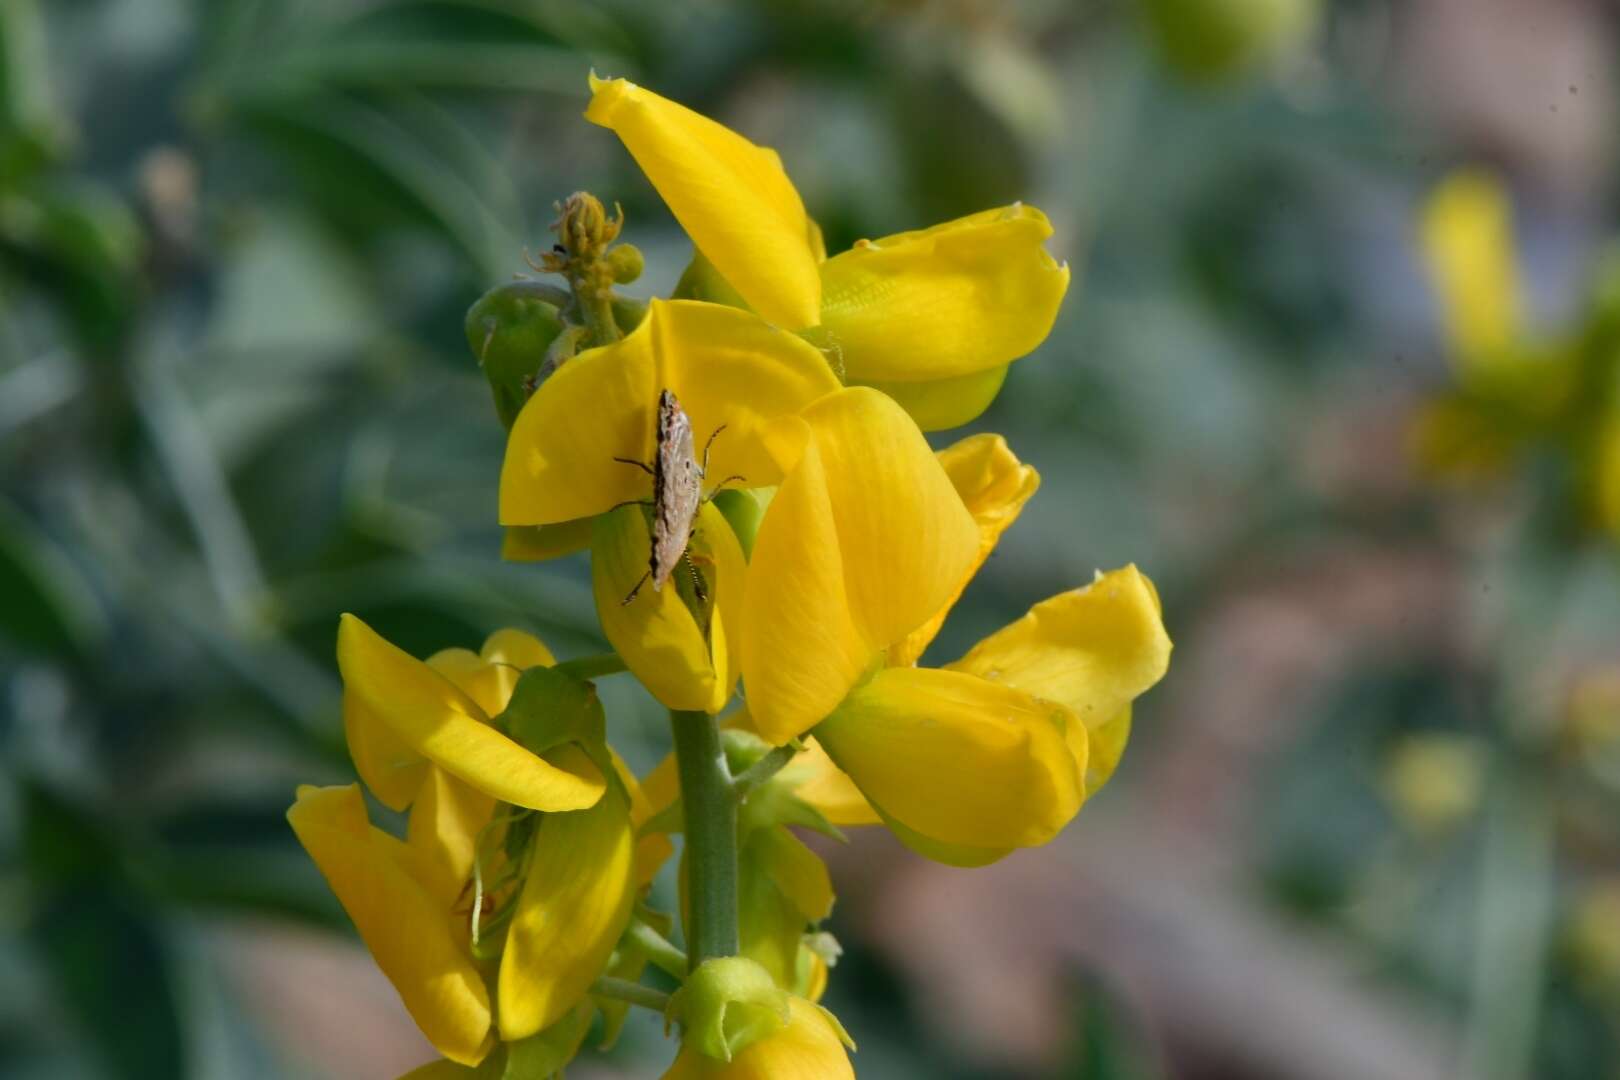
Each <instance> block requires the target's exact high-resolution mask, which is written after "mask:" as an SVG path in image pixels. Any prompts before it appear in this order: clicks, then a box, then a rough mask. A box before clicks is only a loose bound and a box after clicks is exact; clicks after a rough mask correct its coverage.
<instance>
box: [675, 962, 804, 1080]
mask: <svg viewBox="0 0 1620 1080" xmlns="http://www.w3.org/2000/svg"><path fill="white" fill-rule="evenodd" d="M790 1010H791V1006H790V1004H789V996H788V993H787V991H786V990H783V989H782V988H781V987H779V986H777V985H776V983H775V981H774V980H772V978H771V975H770V972H768V971H766V970H765V968H763V967H762V966H760V965H759V964H757V963H755V962H754V961H752V960H748V959H745V958H743V957H740V956H726V957H716V958H714V959H710V960H705V961H704V962H703V963H702V964H700V965H698V967H697V969H696V970H694V971H693V972H692V974H691V975H690V976H689V977H688V978H687V980H686V985H685V986H683V987H681V989H680V990H678V991H676V993H675V995H674V996H673V997H672V998H671V999H670V1003H669V1009H668V1011H667V1012H666V1013H665V1014H664V1019H665V1021H666V1022H676V1021H678V1022H680V1023H681V1024H682V1025H683V1026H684V1028H685V1032H686V1033H685V1041H686V1043H687V1045H689V1046H693V1047H695V1048H696V1049H697V1050H698V1052H699V1053H701V1054H703V1055H704V1056H706V1057H710V1058H713V1059H715V1060H716V1061H730V1060H731V1059H732V1058H733V1057H735V1056H736V1055H737V1054H739V1053H741V1052H742V1051H743V1050H744V1049H746V1048H747V1047H749V1046H750V1045H752V1044H753V1043H756V1042H758V1041H759V1040H760V1039H764V1038H769V1037H770V1036H772V1035H774V1034H776V1033H777V1032H778V1031H781V1030H782V1029H783V1028H784V1027H786V1026H787V1023H788V1019H789V1017H790V1015H791V1012H790Z"/></svg>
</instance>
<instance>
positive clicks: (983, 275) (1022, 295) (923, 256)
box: [821, 204, 1069, 382]
mask: <svg viewBox="0 0 1620 1080" xmlns="http://www.w3.org/2000/svg"><path fill="white" fill-rule="evenodd" d="M1051 235H1052V226H1051V223H1050V222H1048V221H1047V220H1046V215H1045V214H1043V213H1041V212H1040V211H1039V210H1037V209H1035V208H1034V207H1033V206H1024V205H1022V204H1014V205H1012V206H1007V207H1001V208H999V209H995V210H985V211H983V212H981V213H977V214H971V215H969V216H967V217H964V218H958V219H957V220H955V221H948V222H946V223H944V224H942V225H935V226H934V227H933V228H930V229H922V230H920V231H917V232H908V233H900V234H898V235H895V236H887V237H884V238H883V239H881V240H876V241H863V242H861V243H859V244H857V245H856V246H855V247H854V248H852V249H850V250H849V251H846V252H844V253H842V254H840V255H834V256H833V257H832V258H831V259H828V260H827V262H826V263H824V264H823V265H822V268H821V281H822V290H823V292H822V302H821V321H822V325H823V326H825V327H826V329H827V332H828V333H829V334H830V335H831V337H832V340H833V341H834V342H836V343H837V345H838V347H839V349H840V351H841V355H842V357H843V362H844V370H845V373H846V376H847V378H848V379H849V380H850V381H851V382H864V381H866V380H868V379H875V380H893V381H895V382H923V381H928V380H933V379H944V378H954V377H957V376H962V375H971V374H973V373H975V372H981V371H985V370H987V369H989V368H996V367H1002V366H1004V365H1006V364H1007V363H1008V362H1009V361H1012V360H1016V359H1018V358H1019V357H1021V356H1024V355H1026V354H1028V353H1030V352H1031V351H1033V350H1034V348H1035V347H1036V346H1037V345H1039V344H1040V343H1041V342H1042V341H1044V340H1045V339H1046V335H1047V334H1048V333H1050V332H1051V329H1052V323H1053V321H1054V320H1055V319H1056V318H1057V312H1058V305H1059V304H1061V303H1062V301H1063V294H1064V293H1065V292H1067V291H1068V288H1069V268H1068V266H1067V265H1064V266H1059V265H1058V263H1057V261H1056V260H1055V259H1053V258H1052V256H1051V255H1050V254H1048V253H1047V251H1046V248H1045V246H1044V245H1045V242H1046V238H1047V237H1049V236H1051Z"/></svg>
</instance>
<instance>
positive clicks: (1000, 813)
mask: <svg viewBox="0 0 1620 1080" xmlns="http://www.w3.org/2000/svg"><path fill="white" fill-rule="evenodd" d="M1072 722H1073V717H1072V716H1070V715H1069V714H1068V710H1067V709H1065V708H1064V707H1063V706H1062V705H1059V704H1056V703H1054V702H1047V701H1041V700H1039V699H1037V698H1034V697H1031V696H1030V695H1029V694H1026V693H1023V692H1021V691H1018V690H1014V689H1011V688H1010V687H1006V686H998V685H997V684H995V683H992V682H989V681H987V680H985V679H981V678H979V677H977V676H975V675H968V674H964V673H961V672H955V671H933V670H928V669H920V668H889V669H887V670H885V671H880V672H879V673H878V674H877V675H876V676H874V677H873V678H872V679H871V680H870V681H868V682H866V683H864V684H862V685H861V686H859V687H857V688H856V689H855V690H854V691H853V692H852V693H851V694H850V695H849V697H848V699H846V700H845V701H844V703H843V704H842V705H841V706H839V708H838V711H837V712H835V713H834V714H833V715H831V716H829V717H828V718H827V719H826V720H824V721H822V723H821V724H820V725H818V726H817V728H816V738H817V739H818V740H820V742H821V745H822V746H824V747H826V749H827V754H828V755H829V756H830V757H831V758H832V759H833V760H834V761H835V762H837V763H838V766H839V768H841V769H843V770H844V771H845V772H846V773H848V774H849V775H850V778H851V779H853V780H854V781H855V784H856V786H858V787H859V788H860V789H861V791H862V793H863V794H865V795H866V797H867V799H868V800H869V801H870V802H871V803H872V805H873V806H874V807H875V808H877V809H878V810H879V812H880V813H882V814H883V815H884V816H885V817H886V818H891V819H893V820H895V821H898V822H900V823H901V824H902V825H904V826H905V827H906V828H908V829H911V830H914V831H915V832H917V833H920V834H921V835H923V836H925V837H929V838H932V839H934V840H938V841H942V842H944V843H948V844H963V845H968V846H971V847H980V848H1011V847H1031V846H1034V845H1036V844H1043V843H1045V842H1046V841H1048V840H1050V839H1051V838H1052V837H1053V836H1055V835H1057V832H1058V830H1060V829H1062V828H1063V826H1064V825H1065V824H1067V823H1068V821H1069V819H1070V818H1072V817H1074V815H1075V813H1076V812H1077V811H1078V810H1079V809H1080V801H1081V796H1082V789H1081V786H1080V785H1081V781H1080V772H1079V768H1080V765H1079V764H1077V762H1076V761H1075V756H1074V751H1073V750H1072V749H1071V747H1070V745H1069V743H1068V741H1067V740H1066V737H1065V736H1066V731H1067V727H1068V725H1069V724H1071V723H1072ZM904 838H905V837H904V836H902V839H904Z"/></svg>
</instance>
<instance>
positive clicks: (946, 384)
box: [506, 364, 1008, 558]
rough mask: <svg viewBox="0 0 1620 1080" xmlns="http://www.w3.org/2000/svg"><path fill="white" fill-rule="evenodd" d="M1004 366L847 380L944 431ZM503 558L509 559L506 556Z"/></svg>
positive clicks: (982, 397)
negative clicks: (945, 374) (941, 375)
mask: <svg viewBox="0 0 1620 1080" xmlns="http://www.w3.org/2000/svg"><path fill="white" fill-rule="evenodd" d="M1007 367H1008V365H1006V364H1003V365H1001V366H1000V367H992V368H985V369H984V370H983V371H975V372H972V373H970V374H967V375H957V376H954V377H952V378H949V379H925V380H923V381H920V382H896V381H894V380H892V379H851V380H850V381H851V382H854V383H858V384H860V385H861V386H870V387H872V388H873V389H874V390H881V391H883V392H884V393H885V394H888V395H889V396H890V397H892V398H894V400H895V401H896V402H898V403H899V405H900V407H901V408H902V409H904V410H906V412H908V413H910V414H911V418H912V419H913V420H915V421H917V426H918V427H920V428H922V429H923V430H924V431H944V430H945V429H947V428H953V427H961V426H962V425H963V424H966V423H969V422H971V421H973V420H976V419H978V418H979V414H981V413H983V412H984V410H986V409H988V408H989V407H990V403H991V402H992V401H994V400H996V395H997V394H999V393H1001V384H1002V383H1004V382H1006V381H1007ZM506 558H512V556H510V555H507V556H506Z"/></svg>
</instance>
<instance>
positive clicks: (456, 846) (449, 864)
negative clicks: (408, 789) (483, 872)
mask: <svg viewBox="0 0 1620 1080" xmlns="http://www.w3.org/2000/svg"><path fill="white" fill-rule="evenodd" d="M494 814H495V800H494V799H493V798H492V797H491V796H489V795H486V794H484V793H483V792H482V791H479V790H478V789H477V788H475V787H473V786H472V785H471V784H469V783H467V782H466V781H464V780H458V779H456V778H455V777H454V776H451V775H450V774H449V773H447V772H445V771H444V770H443V769H440V768H436V767H435V768H430V769H428V774H427V777H426V779H424V780H423V782H422V791H421V793H420V794H418V795H417V797H416V801H415V803H413V804H412V806H411V819H410V823H409V826H408V828H407V831H406V842H407V843H409V844H410V845H411V847H413V848H415V849H416V850H417V851H419V852H421V853H422V855H423V857H424V858H427V859H430V860H432V861H433V862H434V863H435V864H436V865H438V866H439V867H442V868H443V871H444V874H445V876H446V878H447V879H448V880H449V881H451V882H453V883H454V884H455V887H456V888H458V889H459V888H460V886H461V885H462V883H464V882H466V881H467V880H468V879H469V878H470V877H471V876H472V865H473V856H474V855H475V854H476V850H477V844H478V836H479V833H480V832H481V831H482V830H483V828H484V826H485V825H487V824H488V823H489V819H490V818H491V817H493V816H494Z"/></svg>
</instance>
